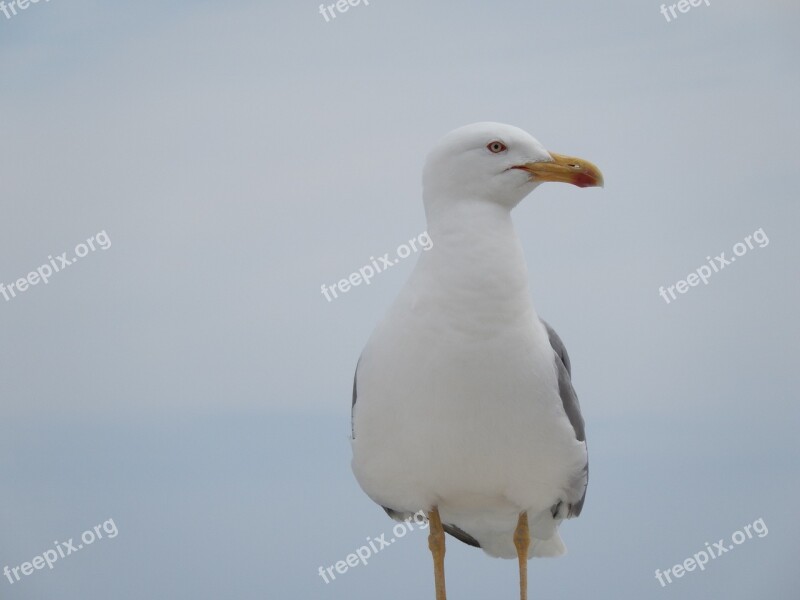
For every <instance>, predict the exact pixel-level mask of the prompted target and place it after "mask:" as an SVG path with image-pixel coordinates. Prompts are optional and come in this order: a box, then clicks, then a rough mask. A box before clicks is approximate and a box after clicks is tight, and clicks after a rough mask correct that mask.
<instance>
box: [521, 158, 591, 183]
mask: <svg viewBox="0 0 800 600" xmlns="http://www.w3.org/2000/svg"><path fill="white" fill-rule="evenodd" d="M550 156H552V157H553V160H552V161H548V162H531V163H525V164H523V165H517V166H514V167H511V168H512V169H521V170H523V171H527V172H528V173H530V174H531V177H532V178H535V179H536V180H537V181H559V182H561V183H571V184H572V185H577V186H578V187H603V174H602V173H601V172H600V169H598V168H597V167H596V166H595V165H593V164H592V163H590V162H589V161H588V160H583V159H582V158H575V157H574V156H564V155H563V154H556V153H555V152H551V153H550Z"/></svg>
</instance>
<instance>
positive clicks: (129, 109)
mask: <svg viewBox="0 0 800 600" xmlns="http://www.w3.org/2000/svg"><path fill="white" fill-rule="evenodd" d="M119 4H120V3H114V5H113V6H112V5H110V4H108V3H101V2H88V1H87V2H83V1H73V2H61V1H59V0H53V1H51V2H39V3H38V4H30V5H29V6H28V7H27V8H26V9H25V10H20V9H19V8H17V9H16V10H17V13H18V14H17V15H16V16H14V15H12V16H11V18H6V17H5V16H4V14H3V13H2V12H0V57H2V60H0V203H1V204H0V207H1V208H2V213H1V214H2V218H0V283H2V284H4V285H5V286H6V288H5V289H6V290H7V289H8V286H9V285H11V286H12V289H16V295H9V300H6V298H5V297H4V296H3V294H2V292H0V327H1V328H2V329H1V331H2V338H0V339H2V343H0V364H2V368H1V369H2V370H0V409H1V412H0V569H2V568H3V567H5V566H6V565H8V566H9V567H15V566H18V565H21V564H22V563H24V562H26V561H30V560H32V559H33V558H34V557H35V556H36V555H41V554H42V553H44V552H46V551H47V550H49V549H51V548H53V547H54V541H64V540H67V539H69V538H75V539H76V540H77V539H78V538H80V536H81V533H82V532H83V531H84V530H86V529H92V528H93V527H94V526H95V525H97V524H101V523H103V522H105V521H107V520H108V519H113V520H114V523H115V524H116V526H117V527H118V530H119V534H118V536H117V537H115V538H113V539H103V540H100V541H97V542H95V543H94V544H92V545H90V546H88V545H87V547H85V548H84V549H82V550H80V551H79V552H78V553H77V554H73V555H70V556H67V557H64V558H63V559H59V561H58V562H56V563H55V565H54V568H53V569H52V570H50V569H48V568H47V567H45V568H44V569H43V570H35V571H34V572H33V573H32V574H31V575H29V576H25V577H23V578H22V579H21V581H16V582H15V583H13V584H11V583H10V582H9V581H8V579H6V578H5V577H3V576H2V575H0V597H3V598H8V599H10V600H34V599H36V600H38V599H50V598H54V597H59V598H64V599H65V600H70V599H81V600H95V599H97V600H101V599H106V598H115V599H120V600H125V599H128V598H131V599H133V598H142V597H148V598H169V599H179V598H192V599H197V598H218V597H232V598H248V599H249V598H263V597H270V598H272V597H276V598H320V599H345V598H347V599H356V598H374V597H377V596H381V597H392V598H394V597H397V598H401V597H420V598H424V597H431V598H432V597H433V576H432V569H431V561H430V556H429V554H428V551H427V545H426V542H425V535H424V533H423V532H419V531H417V532H414V533H413V534H409V535H408V536H407V537H406V538H404V539H402V540H398V541H397V543H396V545H393V546H391V547H390V548H387V549H385V550H384V551H382V552H381V553H380V554H378V555H377V556H375V557H374V558H373V560H372V561H371V562H370V564H369V565H367V566H363V565H361V566H359V567H357V568H352V569H351V570H349V571H348V572H347V573H345V574H344V575H340V577H339V578H338V579H337V580H336V581H332V582H331V583H329V584H326V583H325V582H324V581H323V580H322V578H320V577H319V576H318V574H317V570H318V567H319V566H330V565H332V564H334V563H336V562H337V561H339V560H343V559H345V557H346V556H347V555H348V554H349V553H351V552H354V551H355V550H356V548H358V547H359V546H361V545H362V544H364V543H365V539H366V538H367V537H368V536H370V537H372V538H375V537H377V536H379V535H380V534H382V533H390V532H391V530H392V525H393V523H392V521H390V520H389V519H388V518H386V516H385V515H384V514H383V513H382V511H381V510H380V509H379V508H378V507H376V506H375V505H374V504H372V503H371V501H370V500H369V499H368V498H366V496H364V495H363V493H362V492H361V491H360V489H359V488H358V485H357V483H356V482H355V479H354V478H353V476H352V474H351V472H350V466H349V460H350V449H349V443H348V434H349V423H350V422H349V410H350V393H351V386H352V376H353V369H354V367H355V363H356V360H357V358H358V355H359V353H360V351H361V348H362V347H363V345H364V343H365V341H366V339H367V337H368V336H369V333H370V331H371V330H372V328H373V327H374V325H375V323H376V322H377V320H378V319H380V317H381V316H382V314H383V313H384V311H385V310H386V309H387V307H388V305H389V303H390V302H391V301H392V299H393V297H394V296H395V294H396V293H397V291H398V290H399V289H400V287H401V286H402V284H403V282H404V281H405V279H406V277H407V276H408V274H409V273H410V270H411V269H412V268H413V265H414V262H415V260H416V257H417V255H416V254H412V255H411V256H410V257H408V258H406V259H404V260H402V261H400V262H399V263H398V264H397V265H395V266H393V267H392V268H391V269H390V270H387V271H386V272H384V273H381V274H379V275H377V276H376V277H375V278H374V280H373V281H372V282H371V284H370V285H369V286H364V285H362V286H359V287H355V288H353V289H351V290H349V291H348V292H347V293H344V294H340V295H339V297H338V298H336V299H334V300H333V301H330V302H329V301H327V300H326V298H325V296H324V295H323V294H322V293H321V286H322V285H323V284H325V285H333V284H335V283H336V282H338V281H339V280H341V279H343V278H346V277H348V276H349V275H350V273H352V272H354V271H357V270H358V269H359V268H361V267H362V266H364V265H366V264H369V263H370V262H371V257H378V256H382V255H384V254H385V253H390V255H393V254H394V253H395V251H396V248H397V247H398V246H399V245H400V244H402V243H404V242H407V241H408V240H409V239H411V238H414V237H416V236H418V235H419V234H420V233H421V232H422V231H424V229H425V221H424V213H423V210H422V203H421V194H420V177H421V169H422V165H423V162H424V159H425V155H426V153H427V151H428V150H429V149H430V148H431V146H432V145H433V144H434V143H435V142H436V141H437V140H438V139H439V138H440V137H441V136H442V135H443V134H445V133H446V132H447V131H449V130H451V129H453V128H455V127H458V126H460V125H464V124H467V123H470V122H474V121H483V120H495V121H501V122H507V123H510V124H513V125H516V126H518V127H521V128H523V129H525V130H527V131H529V132H530V133H531V134H532V135H534V136H535V137H536V138H537V139H539V141H541V142H542V144H544V146H545V147H547V148H549V149H551V150H553V151H555V152H561V153H566V154H573V155H577V156H581V157H583V158H586V159H588V160H591V161H592V162H594V163H596V164H597V165H598V166H599V167H600V168H601V169H602V170H603V173H604V175H605V181H606V187H605V189H603V190H580V189H578V188H574V187H569V186H558V185H554V184H549V185H545V186H541V187H540V188H539V189H537V190H536V191H535V193H534V194H532V195H531V196H530V197H528V198H527V199H526V200H525V201H523V203H522V204H521V205H520V206H519V207H518V208H517V209H516V210H515V211H514V217H515V223H516V226H517V230H518V233H519V235H520V237H521V239H522V243H523V245H524V248H525V251H526V256H527V260H528V268H529V272H530V277H531V289H532V294H533V297H534V302H535V305H536V307H537V310H538V312H539V313H540V314H541V315H542V316H543V317H544V318H546V319H547V320H548V321H549V322H550V323H551V324H552V325H553V326H554V327H556V329H557V330H558V331H559V333H560V335H561V337H562V338H563V339H564V341H565V343H566V345H567V347H568V349H569V352H570V356H571V358H572V363H573V378H574V383H575V386H576V388H577V391H578V394H579V396H580V399H581V404H582V407H583V412H584V416H585V418H586V421H587V437H588V441H589V448H590V456H591V461H592V475H591V480H590V484H589V491H588V495H587V501H586V506H585V509H584V512H583V514H582V516H581V517H580V519H578V520H575V521H570V522H568V523H565V524H564V526H563V527H562V535H563V537H564V539H565V542H566V544H567V546H568V548H569V554H568V555H567V556H566V557H564V558H560V559H555V560H536V561H534V562H533V563H532V564H531V584H530V588H531V595H532V597H533V598H545V597H546V598H574V597H577V596H578V594H584V595H588V594H591V596H592V597H593V598H596V599H597V600H605V599H609V600H610V599H619V598H667V597H669V598H680V599H681V600H684V599H690V600H691V599H695V598H697V599H700V598H708V597H726V598H731V599H750V598H753V597H763V598H776V599H783V598H790V597H792V594H794V593H795V592H794V591H793V590H796V589H797V584H798V583H800V580H799V579H798V575H797V569H796V568H794V561H793V558H794V557H795V556H796V554H797V552H796V540H797V538H798V536H799V535H800V525H799V524H798V519H797V516H796V510H795V508H794V506H795V504H796V497H797V495H798V494H800V478H798V474H797V473H798V471H797V464H798V458H800V451H798V447H797V442H796V439H797V433H796V428H797V426H799V425H800V409H799V408H798V404H797V393H796V390H797V387H798V383H800V381H798V380H799V379H800V377H798V370H797V359H798V350H800V348H799V347H798V341H797V340H798V339H800V326H799V325H800V323H799V322H798V318H797V316H796V312H795V311H796V307H797V306H798V301H800V285H799V284H798V277H797V265H798V259H800V242H798V236H797V235H796V229H797V224H798V217H800V209H799V208H798V196H797V189H796V180H797V179H798V175H799V174H800V159H799V158H798V153H797V151H796V148H795V145H796V141H797V140H798V138H800V120H798V118H797V108H796V107H797V106H798V104H800V82H799V81H798V77H797V65H796V59H797V56H798V50H799V49H800V48H799V47H800V41H798V38H797V27H798V25H799V24H800V23H799V22H798V21H799V18H800V8H798V6H797V4H796V3H793V2H789V1H788V0H787V1H778V0H774V1H770V2H760V3H755V2H744V1H743V0H742V1H733V2H721V1H717V0H712V2H710V4H709V5H706V3H705V2H704V3H703V4H701V5H700V6H697V7H694V8H691V10H689V12H686V13H680V12H679V13H678V17H677V18H671V19H670V21H669V22H668V21H667V19H666V18H665V17H664V16H663V15H662V14H661V13H660V12H659V10H660V6H661V5H660V3H658V2H655V1H653V2H642V1H641V0H637V1H636V2H633V1H609V2H602V3H598V2H588V1H586V2H580V3H561V4H559V3H532V2H522V1H506V2H502V1H501V2H494V3H489V2H484V3H476V4H472V5H465V4H464V3H460V2H439V3H431V2H427V3H426V2H421V1H414V0H412V1H405V0H404V1H403V2H402V3H401V2H398V1H397V0H372V1H371V2H370V3H369V5H364V4H363V3H362V4H361V5H359V6H356V7H352V8H350V9H349V10H348V11H347V12H346V13H341V14H338V16H337V17H336V18H335V19H331V20H329V21H326V20H325V18H324V17H323V16H322V15H321V14H320V12H319V3H313V2H286V3H275V2H270V3H255V2H252V3H250V2H235V3H220V2H171V3H168V4H165V3H163V2H154V1H150V0H145V1H142V2H136V3H133V2H130V3H123V5H122V6H119ZM757 230H761V231H762V232H763V234H761V235H760V238H759V239H764V238H766V239H768V244H764V245H763V247H761V246H760V245H759V244H755V245H754V247H753V249H748V251H747V252H746V253H745V254H743V255H742V256H741V257H738V258H737V261H736V262H735V263H731V264H730V265H728V266H726V268H725V269H724V270H722V271H720V272H719V273H714V274H713V275H712V276H711V277H710V278H709V279H708V284H707V285H704V284H702V283H701V284H700V285H698V286H696V287H690V288H688V291H687V292H686V293H684V294H679V295H678V296H677V299H675V300H672V301H671V302H670V303H669V304H667V303H666V302H665V300H664V299H663V298H662V297H661V296H660V295H659V287H660V286H664V287H668V286H671V285H672V286H674V285H675V284H676V283H677V282H678V281H680V280H684V279H686V277H687V275H688V274H690V273H691V272H693V271H695V270H696V269H698V267H701V266H702V265H704V264H708V259H707V258H706V257H714V256H717V255H719V254H720V253H722V252H725V253H726V256H728V257H730V256H731V255H732V254H733V247H734V245H735V244H737V243H739V242H744V241H745V238H746V237H747V236H752V235H753V234H754V232H756V231H757ZM90 239H91V240H92V241H91V242H87V240H90ZM106 239H107V240H108V244H102V246H107V249H103V248H102V247H101V243H100V242H101V241H103V240H106ZM79 244H86V246H85V247H79ZM91 245H94V246H95V250H91V248H90V246H91ZM76 247H77V248H76ZM84 250H85V256H83V257H80V258H79V259H78V260H76V261H74V262H72V264H70V265H69V266H67V267H62V268H63V270H59V271H58V272H55V267H53V265H55V266H58V265H59V264H60V260H59V259H58V256H59V255H62V253H64V252H66V253H67V255H66V258H67V259H72V258H74V257H75V253H76V252H78V253H79V254H82V253H84ZM50 257H52V262H51V258H50ZM712 260H713V258H712ZM46 265H51V269H53V271H54V272H53V274H52V275H51V276H49V280H48V282H47V283H46V284H45V283H44V282H43V281H41V280H40V281H37V283H36V284H35V285H29V286H27V289H24V291H22V290H19V289H18V288H19V287H20V286H19V285H18V284H17V283H16V282H17V281H18V280H20V279H21V278H28V274H29V273H30V272H36V270H37V269H38V268H42V267H44V266H46ZM43 273H44V274H45V275H47V270H46V269H44V271H43ZM34 279H36V278H35V277H34ZM40 279H41V275H40ZM13 286H16V288H14V287H13ZM21 287H22V288H25V287H26V286H25V284H24V283H23V285H22V286H21ZM6 293H8V292H6ZM759 518H762V519H763V520H764V523H766V525H767V526H768V528H769V533H768V534H767V535H765V536H764V537H762V538H758V537H755V538H754V539H751V540H747V541H746V542H745V543H743V544H742V545H740V546H736V547H735V548H734V549H733V550H731V551H730V552H728V553H726V554H724V555H722V556H720V557H719V559H716V560H714V561H712V562H711V563H710V564H709V566H708V568H707V569H706V570H705V571H703V572H700V571H694V572H691V573H687V574H686V575H685V576H684V577H682V578H681V579H678V580H676V581H675V582H674V583H671V584H669V585H668V586H666V587H665V588H662V587H661V585H659V583H658V581H657V580H656V579H655V577H654V572H655V570H656V569H657V568H659V569H661V570H662V571H663V570H666V569H668V568H670V567H671V566H672V565H674V564H677V563H682V562H683V561H684V559H686V558H688V557H691V556H692V555H693V554H694V553H696V552H698V551H699V550H702V549H704V548H705V543H706V542H710V543H712V544H713V543H714V542H716V541H717V540H719V539H722V538H725V539H727V540H730V538H731V535H732V534H733V533H734V532H735V531H737V530H740V529H742V528H743V527H744V526H745V525H747V524H751V523H753V522H754V521H756V520H757V519H759ZM447 557H448V558H447V570H448V571H447V572H448V587H449V589H450V592H451V596H452V598H455V599H458V598H479V597H493V598H495V597H496V598H501V597H507V598H514V597H515V594H516V590H517V579H516V577H517V575H516V566H515V564H514V562H513V561H499V560H493V559H490V558H488V557H487V556H485V555H484V554H483V553H482V552H480V551H477V550H475V549H473V548H468V547H466V546H464V545H462V544H460V543H458V542H456V541H455V540H450V543H449V547H448V555H447Z"/></svg>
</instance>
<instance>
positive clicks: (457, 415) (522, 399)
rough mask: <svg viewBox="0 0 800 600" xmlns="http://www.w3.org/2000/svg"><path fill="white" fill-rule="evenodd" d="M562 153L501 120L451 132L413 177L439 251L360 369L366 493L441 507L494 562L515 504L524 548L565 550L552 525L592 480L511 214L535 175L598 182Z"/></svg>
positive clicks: (546, 552) (392, 503) (403, 506)
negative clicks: (524, 529) (523, 520)
mask: <svg viewBox="0 0 800 600" xmlns="http://www.w3.org/2000/svg"><path fill="white" fill-rule="evenodd" d="M496 142H499V143H500V144H501V146H498V145H492V144H496ZM496 150H499V151H497V152H496ZM562 159H567V157H561V156H559V155H551V154H550V153H548V152H547V151H546V150H545V149H544V148H543V147H542V146H541V144H539V142H537V141H536V140H535V139H534V138H532V137H531V136H530V135H528V134H527V133H525V132H524V131H522V130H520V129H517V128H515V127H511V126H508V125H501V124H498V123H478V124H474V125H470V126H467V127H463V128H460V129H457V130H455V131H454V132H451V133H450V134H448V135H447V136H445V138H444V139H443V140H442V141H441V142H440V143H439V144H438V145H437V147H436V148H435V149H434V150H433V152H431V154H430V156H429V158H428V161H427V163H426V167H425V173H424V178H423V188H424V202H425V211H426V216H427V220H428V233H429V235H430V237H431V240H432V241H433V247H432V248H431V249H430V250H429V251H428V252H426V253H424V254H422V255H421V256H420V259H419V262H418V263H417V265H416V267H415V269H414V271H413V274H412V275H411V277H410V279H409V281H408V282H407V283H406V285H405V287H404V288H403V289H402V291H401V292H400V294H399V296H398V298H397V299H396V301H395V302H394V304H393V305H392V307H391V308H390V310H389V311H388V314H387V315H386V317H385V318H384V320H383V321H382V322H381V323H380V324H379V325H378V326H377V327H376V329H375V331H374V332H373V334H372V336H371V337H370V339H369V341H368V343H367V345H366V347H365V348H364V351H363V353H362V355H361V358H360V360H359V364H358V368H357V374H356V382H355V388H356V390H355V392H354V407H353V431H354V438H353V441H352V447H353V463H352V466H353V471H354V473H355V475H356V478H357V480H358V482H359V484H360V485H361V487H362V488H363V489H364V491H365V492H366V493H367V494H368V495H369V496H370V498H372V499H373V500H374V501H375V502H377V503H379V504H380V505H381V506H383V507H386V508H388V509H391V511H393V512H395V513H401V514H402V513H405V514H410V513H414V512H416V511H418V510H421V509H422V510H426V511H427V510H430V509H431V508H432V507H438V509H439V513H440V514H441V520H442V522H443V523H445V524H446V525H448V526H450V527H451V528H452V527H457V528H458V529H459V530H461V531H462V532H464V533H466V534H467V535H468V536H469V537H471V538H474V540H475V541H477V542H478V543H479V544H480V546H481V547H482V548H483V549H484V551H485V552H487V553H488V554H490V555H492V556H498V557H503V558H515V557H517V550H516V548H515V545H514V541H513V534H514V530H515V528H516V527H517V523H518V519H519V516H520V513H522V512H527V513H528V516H529V519H530V535H531V545H530V547H529V550H528V557H531V556H556V555H559V554H562V553H563V552H564V551H565V548H564V545H563V543H562V541H561V537H560V535H559V533H558V525H559V523H560V522H561V520H562V519H564V518H565V517H566V516H568V514H569V507H570V506H572V505H576V504H578V503H580V504H582V500H583V495H584V493H585V488H586V481H587V451H586V443H585V440H582V439H578V438H580V437H581V435H576V426H575V423H573V422H571V419H570V417H569V415H568V412H567V410H566V408H567V407H566V402H567V400H565V399H564V398H563V397H562V392H560V389H559V367H558V365H559V363H558V361H559V360H560V359H559V357H558V353H557V352H556V351H554V347H553V345H552V344H551V340H550V336H549V334H548V330H547V328H546V326H545V325H544V324H543V323H542V322H541V321H540V319H539V317H538V315H537V313H536V310H535V309H534V307H533V303H532V301H531V296H530V292H529V285H528V274H527V268H526V265H525V259H524V256H523V252H522V247H521V245H520V242H519V239H518V237H517V234H516V232H515V230H514V227H513V224H512V220H511V214H510V211H511V209H512V208H513V207H514V206H515V205H516V204H517V203H519V201H520V200H522V198H523V197H525V196H526V195H527V194H528V193H530V192H531V191H532V190H533V189H534V188H535V187H536V186H537V185H538V184H539V183H541V182H542V181H545V180H551V181H565V179H559V178H556V176H555V175H553V174H552V173H555V170H554V169H555V167H556V165H557V163H558V164H562V163H563V165H564V166H563V169H572V174H573V175H574V178H575V181H571V182H572V183H576V184H577V185H582V184H583V185H592V184H591V183H587V181H588V180H586V179H585V177H589V176H594V172H593V171H592V169H595V171H596V168H594V167H593V165H591V164H589V163H585V162H583V161H580V164H579V165H578V163H576V162H575V161H576V160H577V159H570V160H572V162H569V161H567V160H562ZM542 165H546V168H542ZM567 165H568V166H567ZM587 165H588V166H587ZM578 166H580V172H579V170H578ZM563 169H562V170H563ZM587 173H588V175H587ZM567 175H569V171H567ZM596 175H597V177H598V178H599V179H597V180H596V181H595V183H594V185H598V184H599V183H601V182H602V179H601V178H600V177H599V171H597V172H596ZM564 360H565V361H566V362H567V367H568V366H569V365H568V359H566V358H565V359H564ZM562 374H563V373H562ZM570 390H571V384H570ZM356 396H357V398H356ZM575 406H576V407H577V403H575ZM578 419H580V414H579V413H578ZM573 420H574V416H573ZM580 432H581V434H582V420H580ZM578 512H579V511H578Z"/></svg>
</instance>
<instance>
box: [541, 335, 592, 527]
mask: <svg viewBox="0 0 800 600" xmlns="http://www.w3.org/2000/svg"><path fill="white" fill-rule="evenodd" d="M542 324H543V325H544V326H545V328H547V335H548V337H549V338H550V346H552V348H553V353H554V354H555V362H556V372H557V373H558V393H559V395H560V396H561V403H562V405H563V406H564V412H565V413H567V418H568V419H569V422H570V424H571V425H572V428H573V429H574V430H575V439H577V440H578V441H579V442H583V443H584V444H585V443H586V429H585V425H584V422H583V415H582V414H581V405H580V403H579V402H578V395H577V394H576V393H575V388H573V387H572V376H571V375H572V369H571V365H570V362H569V355H568V354H567V349H566V347H565V346H564V342H562V341H561V338H560V337H558V334H557V333H556V332H555V330H554V329H553V328H552V327H550V325H549V324H548V323H547V322H546V321H544V320H542ZM580 479H581V481H580V482H578V483H582V484H583V491H582V493H581V494H580V496H579V497H575V498H567V499H566V500H567V511H566V516H567V517H577V516H578V515H579V514H581V510H582V509H583V501H584V500H585V499H586V488H587V486H588V484H589V461H588V459H587V461H586V465H585V466H584V468H583V472H582V474H581V476H580ZM576 487H577V486H576ZM560 508H561V502H559V503H558V504H557V505H556V506H554V507H553V514H554V515H555V514H556V513H558V512H561V511H560Z"/></svg>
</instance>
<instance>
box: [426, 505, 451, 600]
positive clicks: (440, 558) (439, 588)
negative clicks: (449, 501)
mask: <svg viewBox="0 0 800 600" xmlns="http://www.w3.org/2000/svg"><path fill="white" fill-rule="evenodd" d="M428 521H429V522H430V530H429V532H428V548H430V549H431V554H433V577H434V579H435V581H436V600H447V593H446V592H445V589H444V552H445V548H444V528H443V527H442V519H441V517H440V516H439V509H438V508H437V507H436V506H434V507H433V510H431V512H430V514H429V515H428Z"/></svg>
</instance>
